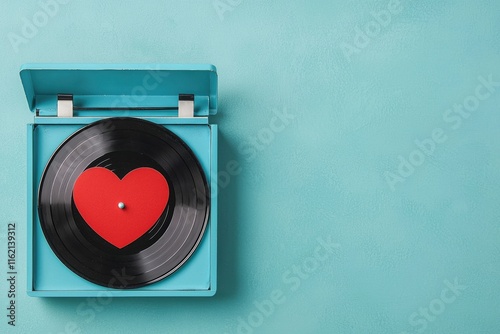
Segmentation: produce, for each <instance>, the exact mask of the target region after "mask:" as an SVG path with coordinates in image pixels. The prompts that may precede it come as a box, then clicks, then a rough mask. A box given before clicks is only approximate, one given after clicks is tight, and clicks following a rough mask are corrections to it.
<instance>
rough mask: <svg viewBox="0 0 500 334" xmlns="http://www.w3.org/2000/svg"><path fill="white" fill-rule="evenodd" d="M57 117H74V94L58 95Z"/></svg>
mask: <svg viewBox="0 0 500 334" xmlns="http://www.w3.org/2000/svg"><path fill="white" fill-rule="evenodd" d="M57 117H73V94H57Z"/></svg>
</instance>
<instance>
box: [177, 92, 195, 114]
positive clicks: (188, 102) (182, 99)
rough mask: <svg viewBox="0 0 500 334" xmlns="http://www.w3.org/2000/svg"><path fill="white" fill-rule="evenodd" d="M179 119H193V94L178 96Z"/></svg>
mask: <svg viewBox="0 0 500 334" xmlns="http://www.w3.org/2000/svg"><path fill="white" fill-rule="evenodd" d="M179 117H182V118H186V117H194V95H193V94H179Z"/></svg>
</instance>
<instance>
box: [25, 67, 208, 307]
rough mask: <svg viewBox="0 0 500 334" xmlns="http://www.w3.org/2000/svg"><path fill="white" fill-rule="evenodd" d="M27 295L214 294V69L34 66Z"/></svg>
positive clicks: (28, 72) (30, 78)
mask: <svg viewBox="0 0 500 334" xmlns="http://www.w3.org/2000/svg"><path fill="white" fill-rule="evenodd" d="M21 80H22V83H23V86H24V91H25V93H26V97H27V100H28V104H29V108H30V110H31V111H32V112H33V113H34V121H33V123H32V124H29V125H28V201H27V203H28V229H27V230H28V238H27V245H28V275H27V276H28V294H29V295H31V296H38V297H84V296H85V297H86V296H89V297H90V296H94V297H99V296H104V295H105V296H117V297H125V296H127V297H135V296H137V297H145V296H165V297H166V296H212V295H214V294H215V292H216V285H217V284H216V283H217V177H216V175H217V126H216V125H215V124H210V123H209V115H213V114H215V113H216V112H217V72H216V69H215V67H214V66H212V65H168V64H156V65H96V64H71V65H69V64H68V65H56V64H27V65H24V66H23V67H22V68H21Z"/></svg>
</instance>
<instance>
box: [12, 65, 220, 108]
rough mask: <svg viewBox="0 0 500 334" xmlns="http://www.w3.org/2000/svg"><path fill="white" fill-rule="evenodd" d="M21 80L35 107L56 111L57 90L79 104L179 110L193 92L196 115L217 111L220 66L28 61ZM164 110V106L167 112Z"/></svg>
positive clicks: (78, 106)
mask: <svg viewBox="0 0 500 334" xmlns="http://www.w3.org/2000/svg"><path fill="white" fill-rule="evenodd" d="M21 81H22V83H23V86H24V91H25V93H26V98H27V99H28V104H29V107H30V109H31V111H32V112H35V111H37V114H39V115H40V116H53V115H57V105H58V95H60V94H66V95H65V96H66V97H67V96H71V95H72V99H73V105H74V109H75V110H82V111H87V112H88V111H89V110H93V111H94V112H96V111H99V110H108V111H109V110H111V111H120V110H131V111H133V110H143V111H144V110H156V111H157V112H159V111H161V115H165V116H169V115H172V116H173V115H177V113H178V112H177V109H178V106H180V104H179V99H180V95H183V96H184V97H185V96H186V95H184V94H188V95H187V96H188V97H187V100H190V97H189V95H191V94H192V95H194V116H207V115H209V114H211V115H213V114H216V113H217V70H216V68H215V66H213V65H208V64H193V65H183V64H25V65H23V66H22V67H21ZM163 111H164V112H163Z"/></svg>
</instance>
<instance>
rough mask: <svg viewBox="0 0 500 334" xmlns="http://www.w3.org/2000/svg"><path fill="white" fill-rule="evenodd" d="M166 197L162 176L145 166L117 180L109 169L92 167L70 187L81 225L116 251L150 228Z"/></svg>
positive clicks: (165, 184) (167, 192) (159, 214)
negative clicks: (88, 228)
mask: <svg viewBox="0 0 500 334" xmlns="http://www.w3.org/2000/svg"><path fill="white" fill-rule="evenodd" d="M168 198H169V187H168V183H167V181H166V180H165V177H164V176H163V175H162V174H161V173H160V172H158V171H157V170H155V169H153V168H149V167H141V168H137V169H134V170H133V171H131V172H129V173H128V174H127V175H125V177H123V179H121V180H120V178H119V177H118V176H117V175H116V174H115V173H113V172H112V171H110V170H109V169H106V168H103V167H92V168H89V169H87V170H85V171H84V172H83V173H82V174H81V175H80V176H79V177H78V179H77V180H76V182H75V185H74V188H73V200H74V202H75V206H76V208H77V209H78V212H79V213H80V215H81V216H82V218H83V219H84V220H85V222H86V223H87V224H88V225H89V226H90V227H91V228H92V229H93V230H94V231H95V232H96V233H97V234H98V235H99V236H101V238H103V239H104V240H106V241H107V242H109V243H110V244H112V245H114V246H115V247H117V248H120V249H121V248H123V247H125V246H127V245H129V244H131V243H132V242H134V241H135V240H137V239H139V238H140V237H141V236H143V235H144V234H145V233H146V232H147V231H148V230H149V229H150V228H151V227H153V225H154V224H155V223H156V221H157V220H158V218H160V216H161V214H162V213H163V210H165V207H166V206H167V202H168Z"/></svg>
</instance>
